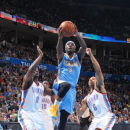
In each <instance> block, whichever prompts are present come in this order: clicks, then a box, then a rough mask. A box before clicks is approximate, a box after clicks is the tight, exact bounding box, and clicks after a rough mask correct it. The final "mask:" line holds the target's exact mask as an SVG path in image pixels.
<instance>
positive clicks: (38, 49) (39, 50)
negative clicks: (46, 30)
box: [37, 45, 43, 56]
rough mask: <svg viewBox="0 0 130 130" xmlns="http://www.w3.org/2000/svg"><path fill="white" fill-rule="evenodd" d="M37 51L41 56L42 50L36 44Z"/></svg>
mask: <svg viewBox="0 0 130 130" xmlns="http://www.w3.org/2000/svg"><path fill="white" fill-rule="evenodd" d="M37 51H38V53H39V55H41V56H43V52H42V51H41V49H40V47H39V46H38V45H37Z"/></svg>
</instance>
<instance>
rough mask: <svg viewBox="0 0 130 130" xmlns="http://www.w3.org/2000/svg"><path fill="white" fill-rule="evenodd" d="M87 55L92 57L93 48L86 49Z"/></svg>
mask: <svg viewBox="0 0 130 130" xmlns="http://www.w3.org/2000/svg"><path fill="white" fill-rule="evenodd" d="M86 54H87V55H89V56H91V55H92V51H91V48H87V49H86Z"/></svg>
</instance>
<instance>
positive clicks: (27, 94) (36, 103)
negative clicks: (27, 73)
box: [20, 82, 44, 112]
mask: <svg viewBox="0 0 130 130" xmlns="http://www.w3.org/2000/svg"><path fill="white" fill-rule="evenodd" d="M43 92H44V87H43V85H42V84H41V83H39V85H38V86H37V85H36V83H35V82H33V83H32V85H31V86H30V87H29V88H28V89H27V90H22V97H21V98H22V99H21V100H22V101H21V107H20V109H23V110H25V111H31V112H36V111H37V110H38V109H39V108H40V105H41V101H42V97H43Z"/></svg>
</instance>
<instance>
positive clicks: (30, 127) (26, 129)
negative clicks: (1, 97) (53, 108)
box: [18, 109, 46, 130]
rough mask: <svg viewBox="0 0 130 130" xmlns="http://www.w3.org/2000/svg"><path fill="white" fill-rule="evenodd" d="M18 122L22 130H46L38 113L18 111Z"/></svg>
mask: <svg viewBox="0 0 130 130" xmlns="http://www.w3.org/2000/svg"><path fill="white" fill-rule="evenodd" d="M18 122H19V123H20V125H21V127H22V129H23V130H46V128H45V125H44V123H43V119H42V117H41V115H40V113H39V112H38V111H37V112H30V111H24V110H23V109H20V110H19V111H18Z"/></svg>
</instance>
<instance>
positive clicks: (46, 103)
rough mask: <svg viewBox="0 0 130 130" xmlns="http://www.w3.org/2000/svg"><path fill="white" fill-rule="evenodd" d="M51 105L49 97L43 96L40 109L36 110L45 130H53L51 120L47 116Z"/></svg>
mask: <svg viewBox="0 0 130 130" xmlns="http://www.w3.org/2000/svg"><path fill="white" fill-rule="evenodd" d="M51 104H52V103H51V97H50V96H48V95H46V96H43V98H42V103H41V106H40V109H39V110H38V111H39V113H40V115H41V116H42V119H43V122H44V124H45V127H46V130H53V122H52V118H51V117H50V116H49V110H50V108H51Z"/></svg>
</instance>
